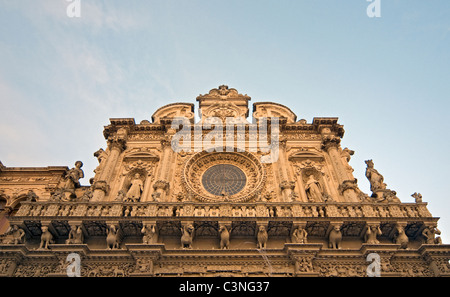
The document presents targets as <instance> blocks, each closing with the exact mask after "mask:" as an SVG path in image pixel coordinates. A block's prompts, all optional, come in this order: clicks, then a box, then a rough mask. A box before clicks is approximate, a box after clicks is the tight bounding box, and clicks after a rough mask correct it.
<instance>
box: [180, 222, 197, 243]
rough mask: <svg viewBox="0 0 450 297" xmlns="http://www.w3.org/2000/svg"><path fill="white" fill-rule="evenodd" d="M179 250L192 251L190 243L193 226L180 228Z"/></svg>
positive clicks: (192, 235) (192, 236)
mask: <svg viewBox="0 0 450 297" xmlns="http://www.w3.org/2000/svg"><path fill="white" fill-rule="evenodd" d="M181 233H182V235H181V248H182V249H185V248H188V249H192V241H193V239H194V226H192V225H191V224H189V225H187V226H184V227H183V228H181Z"/></svg>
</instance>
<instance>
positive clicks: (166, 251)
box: [0, 85, 450, 276]
mask: <svg viewBox="0 0 450 297" xmlns="http://www.w3.org/2000/svg"><path fill="white" fill-rule="evenodd" d="M197 101H198V103H199V115H200V116H201V118H200V120H198V121H196V120H195V117H194V104H191V103H174V104H168V105H166V106H163V107H161V108H159V109H158V110H156V112H155V113H154V114H153V116H152V118H151V122H150V121H147V120H144V121H142V122H141V123H139V124H136V123H135V121H134V119H132V118H120V119H117V118H115V119H111V120H110V124H109V125H107V126H106V127H104V131H103V134H104V136H105V139H106V142H107V147H106V148H105V149H99V150H98V151H97V152H95V153H94V157H95V158H97V159H98V162H99V164H98V167H97V168H96V169H95V171H94V173H95V174H94V175H93V176H92V178H91V179H90V181H91V184H90V186H85V185H81V184H80V182H79V180H80V179H81V178H83V177H84V172H83V169H82V166H83V163H82V162H80V161H77V162H76V163H75V164H74V166H73V167H72V168H69V167H45V168H16V167H6V166H4V165H3V164H2V163H0V200H1V211H2V213H1V221H0V222H1V225H0V233H1V234H2V235H1V236H0V237H1V238H0V276H58V275H66V273H67V271H66V269H67V267H68V265H69V264H70V263H69V262H67V257H68V255H70V254H73V253H75V254H77V255H79V257H80V271H79V272H80V275H81V276H367V274H368V272H367V269H368V266H369V265H370V264H371V262H370V261H369V262H368V255H370V254H376V255H378V256H379V265H380V267H379V268H380V269H379V270H380V272H381V276H450V266H449V259H450V246H449V245H445V244H442V242H441V240H440V238H439V236H438V235H439V234H440V231H439V230H438V229H437V222H438V218H435V217H433V216H432V215H431V214H430V212H429V211H428V209H427V203H426V202H423V201H422V197H421V195H420V194H418V193H414V194H413V195H412V196H413V197H414V198H415V199H416V202H415V203H402V202H401V200H400V199H399V198H398V197H397V196H396V192H395V191H393V190H391V189H388V188H387V185H386V183H385V182H384V177H383V176H382V175H381V174H380V173H379V172H378V171H377V170H376V169H375V166H374V162H373V161H372V160H367V161H366V164H367V170H366V177H367V178H368V180H369V182H370V185H371V192H372V193H370V194H366V193H364V192H362V191H361V190H360V189H359V188H358V182H357V180H356V179H355V178H354V176H353V169H352V167H351V166H350V165H349V161H350V158H351V156H352V155H353V154H354V152H353V151H352V150H350V149H348V148H342V147H341V139H342V137H343V136H344V129H343V127H342V125H340V124H339V123H338V119H337V118H314V119H313V121H312V123H307V121H306V120H297V116H296V115H295V114H294V113H293V112H292V111H291V110H290V109H289V108H288V107H286V106H283V105H281V104H277V103H273V102H257V103H254V104H253V110H252V112H253V113H252V118H253V120H252V121H249V120H248V118H249V106H248V104H249V101H250V97H249V96H247V95H242V94H240V93H238V92H237V90H235V89H232V88H228V86H224V85H222V86H220V87H219V88H217V89H212V90H211V91H210V92H209V93H208V94H205V95H200V96H198V97H197ZM177 123H178V124H177ZM225 123H226V124H227V125H225ZM218 127H219V128H221V129H218ZM228 127H232V130H227V129H225V128H228ZM181 143H182V145H180V144H181Z"/></svg>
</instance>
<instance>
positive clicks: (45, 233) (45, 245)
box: [39, 226, 54, 249]
mask: <svg viewBox="0 0 450 297" xmlns="http://www.w3.org/2000/svg"><path fill="white" fill-rule="evenodd" d="M41 230H42V234H41V242H40V244H39V249H49V244H50V243H54V240H53V235H52V233H50V231H49V230H48V226H42V227H41Z"/></svg>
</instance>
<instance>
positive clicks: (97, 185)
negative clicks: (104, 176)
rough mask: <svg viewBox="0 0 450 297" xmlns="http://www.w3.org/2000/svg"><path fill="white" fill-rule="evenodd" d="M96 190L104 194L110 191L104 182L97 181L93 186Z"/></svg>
mask: <svg viewBox="0 0 450 297" xmlns="http://www.w3.org/2000/svg"><path fill="white" fill-rule="evenodd" d="M92 187H93V189H94V190H100V191H102V192H104V193H105V194H106V193H108V191H109V185H108V184H107V182H106V181H104V180H97V181H95V182H94V183H93V185H92Z"/></svg>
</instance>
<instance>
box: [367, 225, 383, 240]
mask: <svg viewBox="0 0 450 297" xmlns="http://www.w3.org/2000/svg"><path fill="white" fill-rule="evenodd" d="M378 235H381V229H380V227H379V226H369V227H368V228H367V231H366V234H365V235H364V240H365V242H366V243H367V244H379V243H380V242H379V241H378V239H377V236H378Z"/></svg>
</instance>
